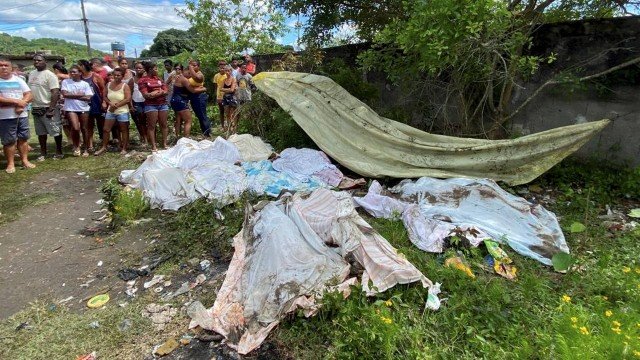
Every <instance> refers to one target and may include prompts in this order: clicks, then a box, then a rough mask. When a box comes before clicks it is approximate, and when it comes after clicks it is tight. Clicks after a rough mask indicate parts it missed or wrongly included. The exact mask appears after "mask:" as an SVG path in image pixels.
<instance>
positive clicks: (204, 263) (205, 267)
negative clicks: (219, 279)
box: [200, 260, 211, 271]
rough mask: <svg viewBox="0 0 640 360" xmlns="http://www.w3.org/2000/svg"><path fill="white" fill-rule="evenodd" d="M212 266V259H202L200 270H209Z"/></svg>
mask: <svg viewBox="0 0 640 360" xmlns="http://www.w3.org/2000/svg"><path fill="white" fill-rule="evenodd" d="M210 266H211V261H209V260H202V261H200V270H202V271H207V270H209V267H210Z"/></svg>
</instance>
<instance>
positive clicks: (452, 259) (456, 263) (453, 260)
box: [444, 256, 476, 279]
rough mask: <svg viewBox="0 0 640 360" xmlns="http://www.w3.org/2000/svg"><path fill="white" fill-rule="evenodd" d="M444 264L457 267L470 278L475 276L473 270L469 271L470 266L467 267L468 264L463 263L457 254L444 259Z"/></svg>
mask: <svg viewBox="0 0 640 360" xmlns="http://www.w3.org/2000/svg"><path fill="white" fill-rule="evenodd" d="M444 266H446V267H453V268H455V269H458V270H460V271H462V272H463V273H465V274H467V276H468V277H470V278H472V279H475V278H476V276H475V275H474V274H473V271H471V268H470V267H469V265H467V264H465V262H464V260H462V259H461V258H460V257H458V256H454V257H450V258H448V259H447V260H445V261H444Z"/></svg>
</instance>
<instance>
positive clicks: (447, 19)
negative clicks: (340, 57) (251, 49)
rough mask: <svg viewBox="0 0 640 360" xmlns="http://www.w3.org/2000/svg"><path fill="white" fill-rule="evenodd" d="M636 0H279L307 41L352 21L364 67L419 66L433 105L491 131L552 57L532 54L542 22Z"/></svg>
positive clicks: (403, 71)
mask: <svg viewBox="0 0 640 360" xmlns="http://www.w3.org/2000/svg"><path fill="white" fill-rule="evenodd" d="M639 3H640V1H624V0H509V1H507V0H474V1H460V0H429V1H424V0H404V1H403V0H384V1H382V2H380V3H379V4H378V3H376V4H375V5H371V3H370V2H368V1H364V0H347V1H344V2H342V1H333V0H331V1H317V0H279V4H280V5H281V6H283V7H284V8H285V9H287V11H288V12H289V13H291V14H294V13H302V14H304V15H306V16H308V17H309V26H308V27H307V28H306V30H305V37H306V38H307V40H309V39H310V38H312V37H314V36H315V37H316V38H317V39H321V41H326V40H325V38H326V37H330V36H332V34H333V29H335V28H336V27H338V26H341V25H344V24H348V23H351V24H353V25H354V27H355V28H356V31H357V34H358V36H359V37H360V38H362V39H366V40H371V41H372V42H373V45H372V49H371V50H369V51H367V52H365V53H364V54H362V55H361V57H360V62H361V64H362V65H363V67H364V68H365V69H367V70H372V69H376V70H382V71H384V72H385V73H386V74H387V75H388V76H389V78H390V79H392V80H394V81H397V80H399V79H401V78H402V77H405V79H403V80H406V77H407V69H416V70H418V71H416V72H414V73H412V74H411V76H412V77H413V79H411V81H415V79H418V80H419V82H417V83H415V85H416V86H415V88H416V89H417V90H418V91H419V93H420V94H424V93H425V91H428V92H430V93H431V94H433V96H432V97H431V98H433V99H436V101H437V102H439V104H433V103H431V104H429V105H430V106H431V107H432V108H434V107H435V108H437V109H438V110H437V111H435V112H436V114H437V115H438V116H445V117H446V114H447V113H448V111H447V110H446V109H450V108H456V109H459V111H458V114H457V115H458V116H459V117H461V120H462V122H463V124H464V125H465V127H467V128H468V129H467V130H469V131H474V132H477V131H478V130H481V131H483V129H485V127H484V126H485V125H486V124H487V122H488V123H489V131H488V133H491V134H494V135H495V134H497V133H500V130H501V128H502V126H503V124H504V123H505V122H506V121H508V120H509V119H510V118H511V117H512V115H513V113H511V112H510V111H511V109H510V106H509V105H510V102H511V99H512V94H513V89H514V87H515V86H517V84H518V83H519V82H522V81H523V80H526V79H527V78H528V77H530V76H532V75H533V74H535V73H536V71H537V70H538V67H539V65H540V63H541V62H543V61H547V62H551V61H553V60H554V54H544V55H543V56H533V55H530V54H527V49H528V48H529V47H530V46H531V45H532V44H531V41H532V37H531V34H532V33H533V31H534V30H535V29H536V27H537V26H539V24H540V23H544V22H549V21H558V20H573V19H580V18H584V17H608V16H613V15H615V14H621V13H626V12H627V9H631V8H633V6H637V5H638V4H639ZM631 63H634V62H631ZM550 84H553V82H552V83H550ZM545 86H548V85H545ZM426 89H430V90H426ZM535 95H537V92H536V93H534V94H533V96H535ZM417 96H420V95H417ZM518 110H519V108H517V109H516V111H518ZM443 114H444V115H443ZM485 133H487V132H485Z"/></svg>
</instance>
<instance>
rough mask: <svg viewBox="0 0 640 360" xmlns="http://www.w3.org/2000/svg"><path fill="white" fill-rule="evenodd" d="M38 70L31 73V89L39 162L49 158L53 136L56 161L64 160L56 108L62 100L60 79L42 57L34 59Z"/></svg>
mask: <svg viewBox="0 0 640 360" xmlns="http://www.w3.org/2000/svg"><path fill="white" fill-rule="evenodd" d="M33 66H34V67H35V68H36V69H35V70H33V71H32V72H30V73H29V83H28V84H29V88H31V94H32V95H33V104H32V105H33V108H32V110H31V115H33V123H34V125H35V128H36V135H38V142H39V143H40V157H38V159H37V161H44V160H45V158H46V157H47V135H50V136H53V139H54V140H55V142H56V154H55V155H54V156H53V158H54V159H62V132H61V131H60V130H61V127H62V123H61V119H60V110H59V109H58V107H57V106H56V105H57V103H58V99H59V98H60V86H59V85H58V77H57V76H56V75H55V74H54V73H53V72H51V71H50V70H49V69H47V63H46V61H45V60H44V57H43V56H42V55H36V56H34V57H33Z"/></svg>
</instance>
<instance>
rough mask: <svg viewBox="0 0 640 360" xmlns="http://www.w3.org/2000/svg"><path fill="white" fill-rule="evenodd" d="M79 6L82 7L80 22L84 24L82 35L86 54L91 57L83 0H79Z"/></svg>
mask: <svg viewBox="0 0 640 360" xmlns="http://www.w3.org/2000/svg"><path fill="white" fill-rule="evenodd" d="M80 8H81V9H82V23H83V24H84V37H85V38H87V56H88V57H91V43H90V42H89V27H88V26H87V22H88V20H87V14H85V12H84V0H80Z"/></svg>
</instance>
